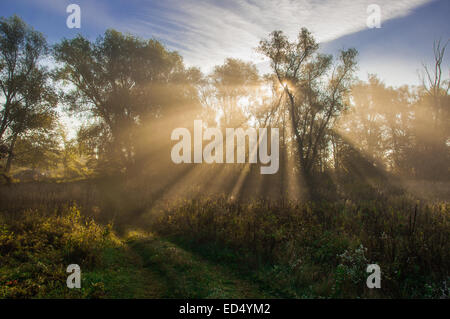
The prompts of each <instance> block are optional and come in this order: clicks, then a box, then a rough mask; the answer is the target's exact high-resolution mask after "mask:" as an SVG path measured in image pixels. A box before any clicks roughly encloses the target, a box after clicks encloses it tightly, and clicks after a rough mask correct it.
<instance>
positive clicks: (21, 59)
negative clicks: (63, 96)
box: [0, 16, 57, 172]
mask: <svg viewBox="0 0 450 319" xmlns="http://www.w3.org/2000/svg"><path fill="white" fill-rule="evenodd" d="M47 52H48V50H47V44H46V40H45V38H44V36H43V35H42V34H41V33H39V32H37V31H35V30H33V29H32V28H31V27H29V26H27V25H26V24H25V23H24V22H23V21H22V20H21V19H20V18H18V17H17V16H12V17H10V18H8V19H5V18H1V19H0V88H1V92H0V94H1V98H2V102H3V103H2V108H1V111H0V141H1V142H2V143H6V144H7V145H8V156H7V162H6V166H5V171H6V172H9V170H10V168H11V163H12V160H13V157H14V147H15V144H16V142H17V140H18V138H20V136H21V135H23V134H26V133H29V132H30V131H38V130H42V129H44V130H46V129H49V128H50V127H51V123H52V122H53V120H54V119H55V112H54V111H53V108H54V107H55V106H56V104H57V96H56V94H55V92H54V90H53V88H52V86H51V84H50V73H49V72H48V70H47V68H45V67H44V66H42V63H41V62H42V60H43V59H44V58H45V57H47Z"/></svg>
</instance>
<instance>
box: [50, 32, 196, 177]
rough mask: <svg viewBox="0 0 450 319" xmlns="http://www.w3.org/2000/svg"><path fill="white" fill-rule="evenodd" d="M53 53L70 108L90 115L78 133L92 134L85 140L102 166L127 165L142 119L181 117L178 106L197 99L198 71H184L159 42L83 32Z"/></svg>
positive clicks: (134, 150)
mask: <svg viewBox="0 0 450 319" xmlns="http://www.w3.org/2000/svg"><path fill="white" fill-rule="evenodd" d="M54 55H55V58H56V60H57V61H58V62H60V63H61V64H62V66H61V67H60V68H59V69H58V73H57V74H58V76H59V79H61V80H63V81H65V82H69V83H71V84H72V85H73V86H74V89H73V90H72V91H71V92H66V94H65V101H66V103H67V105H68V106H69V109H70V110H71V111H75V112H83V111H87V112H88V114H89V115H90V116H91V117H92V118H93V119H94V122H93V123H94V124H93V125H92V126H91V127H85V128H83V131H82V132H80V134H79V137H80V138H81V137H87V138H91V137H92V138H93V140H92V139H91V141H90V142H89V143H88V144H91V145H92V143H94V144H95V145H94V147H92V148H91V149H92V150H95V151H96V153H97V154H96V156H97V157H98V158H100V160H101V162H102V163H103V164H102V165H103V166H105V165H106V166H110V167H112V168H113V169H118V170H124V169H125V170H126V169H129V168H130V167H131V166H133V164H135V160H136V157H137V153H139V151H140V150H139V143H138V141H139V140H142V138H143V136H142V134H141V133H142V131H140V130H139V128H142V127H143V124H144V123H145V124H146V125H149V122H150V121H151V120H152V119H156V118H158V119H160V120H162V118H164V117H170V116H171V114H174V113H177V112H178V114H177V115H178V116H177V118H178V119H181V118H183V116H185V114H183V112H185V111H186V109H182V108H183V107H186V106H188V107H194V106H195V105H196V103H197V101H196V100H197V98H198V96H197V92H196V90H195V88H194V86H193V83H194V84H195V82H196V81H198V80H199V78H201V73H200V72H199V71H198V70H197V69H185V67H184V65H183V61H182V58H181V56H180V55H179V54H178V53H176V52H170V51H167V50H166V49H165V48H164V47H163V45H162V44H161V43H159V42H158V41H155V40H141V39H139V38H137V37H134V36H132V35H124V34H122V33H120V32H117V31H115V30H108V31H106V32H105V34H104V36H102V37H99V38H98V39H97V41H96V42H94V43H93V42H90V41H89V40H87V39H85V38H84V37H82V36H81V35H79V36H77V37H75V38H74V39H71V40H68V39H64V40H63V41H61V42H60V43H59V44H57V45H56V46H55V48H54ZM186 114H188V112H186ZM94 132H95V134H94V135H93V134H92V133H94ZM147 132H148V130H147ZM148 147H149V146H148V145H146V146H144V148H147V149H148Z"/></svg>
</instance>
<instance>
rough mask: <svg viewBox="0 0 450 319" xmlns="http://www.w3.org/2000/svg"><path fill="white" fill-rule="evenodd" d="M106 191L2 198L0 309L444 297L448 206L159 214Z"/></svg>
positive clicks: (50, 190) (278, 204)
mask: <svg viewBox="0 0 450 319" xmlns="http://www.w3.org/2000/svg"><path fill="white" fill-rule="evenodd" d="M111 187H112V186H111ZM111 187H110V188H108V189H107V190H106V191H105V192H106V193H107V194H104V193H102V192H101V191H99V188H95V187H94V186H93V185H89V184H87V183H86V182H77V183H72V184H62V185H56V186H55V185H50V184H44V185H40V184H39V183H33V184H25V185H23V188H22V189H21V188H20V186H19V185H15V186H14V188H12V191H11V192H10V193H8V192H7V189H1V190H0V191H1V194H2V199H5V200H4V201H3V200H2V202H1V203H0V211H1V212H0V297H1V298H266V297H274V298H448V296H449V293H448V288H447V283H448V282H449V280H450V274H449V271H450V242H449V241H448V238H449V237H450V210H449V208H450V207H449V204H448V202H445V201H444V202H437V201H436V202H425V201H421V202H417V201H416V200H414V198H411V197H407V196H397V197H395V196H390V197H386V198H384V199H380V200H378V201H370V200H368V201H364V200H360V201H356V202H355V201H349V200H347V201H335V202H294V201H267V200H252V201H248V202H236V201H230V200H228V199H227V198H225V197H206V196H204V197H200V198H197V199H191V200H183V201H180V202H171V203H168V204H167V205H164V206H159V207H157V206H154V205H153V204H152V203H150V204H148V203H145V202H143V201H138V200H137V199H136V198H138V197H143V195H142V194H136V193H135V192H131V193H130V192H126V190H121V192H120V196H119V195H118V193H111ZM114 187H115V188H117V189H118V188H120V187H119V186H114ZM5 194H6V196H4V197H3V195H5ZM114 194H116V195H114ZM74 198H76V202H77V203H78V202H79V203H80V204H74V201H73V199H74ZM108 198H109V199H112V201H108ZM22 199H26V200H22ZM119 200H121V201H122V203H121V205H115V203H116V202H117V201H119ZM26 205H28V206H29V207H31V208H26V207H24V206H26ZM146 205H149V207H151V209H146V208H145V206H146ZM111 222H114V223H111ZM136 224H139V229H140V230H139V231H138V230H136V229H137V226H136ZM371 263H376V264H379V265H380V267H381V271H382V289H376V290H375V289H372V290H371V289H368V288H367V287H366V285H365V280H366V278H367V276H368V274H367V273H366V271H365V269H366V267H367V265H368V264H371ZM69 264H78V265H80V267H81V270H82V288H81V289H68V288H67V287H66V278H67V276H68V273H66V267H67V266H68V265H69Z"/></svg>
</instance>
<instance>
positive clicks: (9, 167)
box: [5, 134, 17, 174]
mask: <svg viewBox="0 0 450 319" xmlns="http://www.w3.org/2000/svg"><path fill="white" fill-rule="evenodd" d="M16 141H17V134H15V135H14V136H13V138H12V141H11V145H10V146H9V151H8V159H7V160H6V166H5V172H6V173H7V174H8V173H9V171H10V170H11V164H12V160H13V158H14V153H13V151H14V146H15V144H16Z"/></svg>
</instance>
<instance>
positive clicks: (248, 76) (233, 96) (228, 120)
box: [210, 58, 260, 128]
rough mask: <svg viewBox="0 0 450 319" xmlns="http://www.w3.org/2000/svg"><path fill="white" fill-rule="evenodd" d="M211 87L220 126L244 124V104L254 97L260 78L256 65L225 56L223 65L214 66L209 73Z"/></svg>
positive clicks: (249, 102)
mask: <svg viewBox="0 0 450 319" xmlns="http://www.w3.org/2000/svg"><path fill="white" fill-rule="evenodd" d="M210 80H211V84H212V87H213V98H214V100H215V103H213V104H214V108H215V109H216V111H217V112H219V113H220V114H221V115H222V117H221V126H222V127H223V128H225V127H239V126H241V125H243V124H245V122H246V120H247V118H246V115H245V114H244V111H245V110H244V107H243V102H244V101H242V100H244V99H245V102H244V104H247V105H250V104H251V103H252V99H254V98H256V93H257V92H258V91H257V89H258V88H259V84H260V79H259V75H258V70H257V69H256V66H255V65H254V64H253V63H251V62H244V61H242V60H239V59H232V58H227V59H226V60H225V63H224V64H223V65H217V66H215V67H214V71H213V72H212V74H211V75H210Z"/></svg>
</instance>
